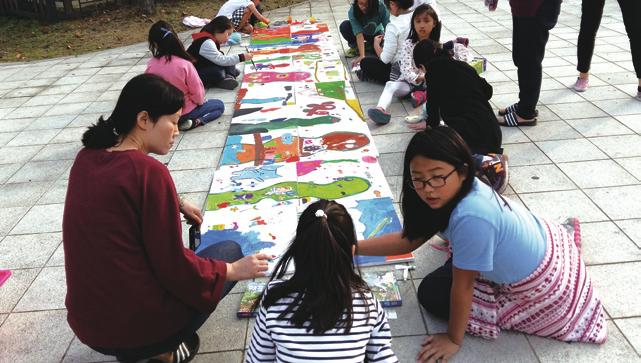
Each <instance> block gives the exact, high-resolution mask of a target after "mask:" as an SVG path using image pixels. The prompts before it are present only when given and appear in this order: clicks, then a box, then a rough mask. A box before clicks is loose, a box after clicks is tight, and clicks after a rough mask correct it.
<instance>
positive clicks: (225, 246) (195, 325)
mask: <svg viewBox="0 0 641 363" xmlns="http://www.w3.org/2000/svg"><path fill="white" fill-rule="evenodd" d="M198 256H200V257H203V258H212V259H217V260H222V261H225V262H234V261H238V260H240V259H241V258H243V252H242V250H241V248H240V245H238V243H236V242H233V241H222V242H219V243H216V244H214V245H211V246H209V247H207V248H206V249H204V250H202V251H201V252H199V253H198ZM234 285H236V281H225V286H224V287H223V292H222V294H221V297H220V298H221V300H222V298H223V297H225V296H226V295H227V294H229V292H230V291H231V289H233V288H234ZM208 318H209V314H203V313H194V316H193V318H192V320H191V321H190V322H189V323H187V325H186V326H185V327H184V328H183V329H181V330H180V331H179V332H178V333H176V334H174V335H172V336H170V337H167V338H166V339H165V340H163V341H160V342H158V343H154V344H150V345H147V346H144V347H136V348H102V347H91V349H93V350H95V351H97V352H100V353H102V354H106V355H115V356H116V358H117V359H118V361H120V362H136V361H139V360H141V359H145V358H150V357H155V356H157V355H159V354H162V353H167V352H173V351H175V350H176V348H178V346H179V345H180V343H182V342H183V341H185V340H186V339H187V338H189V337H190V336H191V335H192V334H194V333H195V332H196V331H197V330H198V329H200V327H201V326H202V325H203V324H204V323H205V322H206V321H207V319H208Z"/></svg>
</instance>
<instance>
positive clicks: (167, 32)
mask: <svg viewBox="0 0 641 363" xmlns="http://www.w3.org/2000/svg"><path fill="white" fill-rule="evenodd" d="M160 30H162V31H163V32H165V33H164V34H163V35H162V38H161V39H165V38H166V37H167V35H169V34H171V30H169V29H167V28H160Z"/></svg>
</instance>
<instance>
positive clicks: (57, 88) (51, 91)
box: [40, 84, 78, 96]
mask: <svg viewBox="0 0 641 363" xmlns="http://www.w3.org/2000/svg"><path fill="white" fill-rule="evenodd" d="M77 87H78V85H77V84H65V85H54V86H49V87H48V88H46V89H45V90H44V91H42V92H40V96H45V95H67V94H69V93H70V92H72V91H73V90H74V89H76V88H77Z"/></svg>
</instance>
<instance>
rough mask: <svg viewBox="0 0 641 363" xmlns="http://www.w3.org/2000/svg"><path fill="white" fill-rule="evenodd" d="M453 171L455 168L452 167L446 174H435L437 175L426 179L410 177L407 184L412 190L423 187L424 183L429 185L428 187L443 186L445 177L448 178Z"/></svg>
mask: <svg viewBox="0 0 641 363" xmlns="http://www.w3.org/2000/svg"><path fill="white" fill-rule="evenodd" d="M455 171H456V168H454V170H452V171H450V172H449V173H447V175H444V176H443V175H437V176H433V177H431V178H429V179H427V180H423V179H411V180H410V181H409V183H408V184H409V186H410V188H412V189H414V190H417V189H425V186H426V185H429V186H430V187H432V188H435V189H436V188H442V187H444V186H445V184H446V181H447V178H449V176H450V175H452V174H454V172H455Z"/></svg>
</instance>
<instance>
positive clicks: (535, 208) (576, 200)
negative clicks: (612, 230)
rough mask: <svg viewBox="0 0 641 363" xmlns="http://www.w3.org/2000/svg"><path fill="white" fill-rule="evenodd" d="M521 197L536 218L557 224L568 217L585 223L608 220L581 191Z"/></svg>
mask: <svg viewBox="0 0 641 363" xmlns="http://www.w3.org/2000/svg"><path fill="white" fill-rule="evenodd" d="M519 197H520V198H521V200H523V203H525V205H526V206H527V207H528V208H529V209H530V210H531V211H532V213H534V214H535V215H536V216H538V217H543V218H549V219H551V220H554V221H557V222H562V221H564V220H566V219H567V218H568V217H578V218H579V220H581V221H583V222H598V221H605V220H607V217H606V215H605V214H603V212H601V210H600V209H599V208H598V207H597V206H596V205H595V204H594V203H593V202H592V201H591V200H590V199H589V198H588V197H586V196H585V195H584V194H583V193H582V192H581V191H579V190H568V191H559V192H545V193H526V194H520V195H519Z"/></svg>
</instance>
